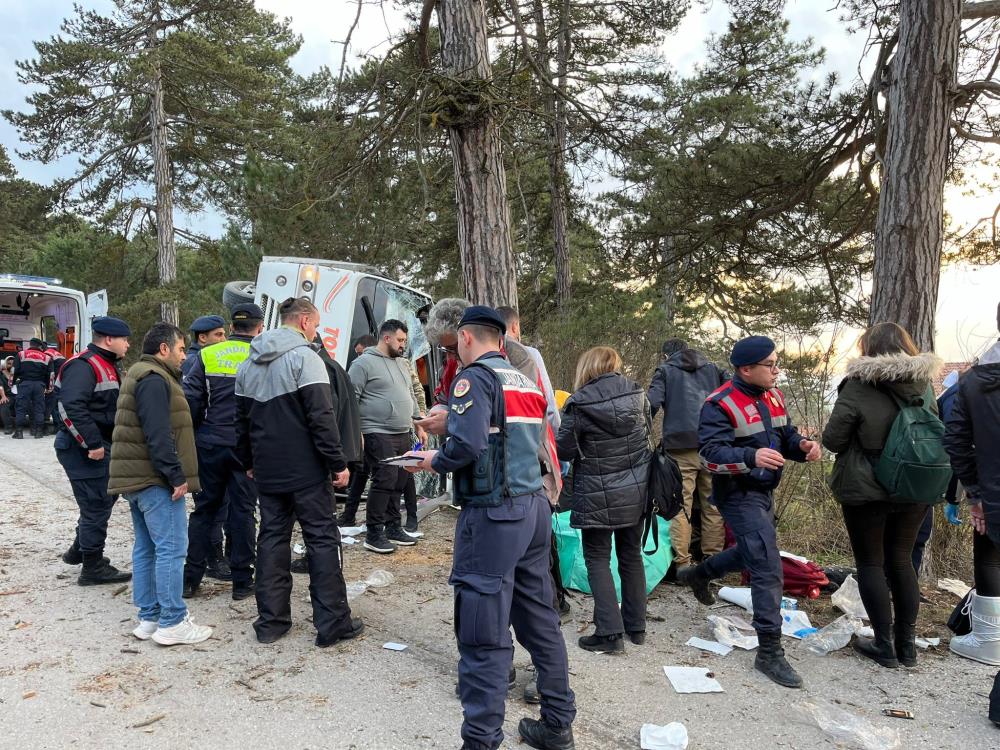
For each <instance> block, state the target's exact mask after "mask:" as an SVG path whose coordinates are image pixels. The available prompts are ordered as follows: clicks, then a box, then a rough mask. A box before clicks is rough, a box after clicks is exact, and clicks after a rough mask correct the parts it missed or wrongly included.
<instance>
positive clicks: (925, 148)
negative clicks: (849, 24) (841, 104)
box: [870, 0, 962, 350]
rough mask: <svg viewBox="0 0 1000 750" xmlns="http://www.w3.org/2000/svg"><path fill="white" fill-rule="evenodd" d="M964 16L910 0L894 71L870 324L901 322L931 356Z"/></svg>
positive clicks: (955, 0)
mask: <svg viewBox="0 0 1000 750" xmlns="http://www.w3.org/2000/svg"><path fill="white" fill-rule="evenodd" d="M961 12H962V2H961V0H934V2H927V0H902V2H900V6H899V14H900V22H899V43H898V47H897V51H896V55H895V57H894V58H893V60H892V62H891V64H890V67H889V91H888V97H887V107H888V122H887V127H888V133H887V140H886V151H885V157H884V171H883V175H882V185H881V189H880V195H879V211H878V222H877V225H876V229H875V271H874V278H873V288H872V303H871V313H870V322H871V323H873V324H874V323H879V322H883V321H892V322H895V323H899V324H900V325H902V326H903V327H904V328H906V329H907V330H908V331H909V332H910V334H911V335H912V336H913V338H914V340H915V341H916V343H917V345H918V346H919V347H920V348H921V349H924V350H930V349H932V348H933V346H934V316H935V311H936V309H937V299H938V283H939V279H940V274H941V250H942V242H943V234H944V182H945V172H946V169H947V162H948V147H949V139H950V132H951V131H950V125H949V123H950V119H951V118H950V115H951V109H952V107H951V92H952V91H953V89H954V86H955V82H956V72H957V66H958V39H959V31H960V26H961Z"/></svg>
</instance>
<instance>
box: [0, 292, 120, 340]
mask: <svg viewBox="0 0 1000 750" xmlns="http://www.w3.org/2000/svg"><path fill="white" fill-rule="evenodd" d="M107 313H108V293H107V291H106V290H104V289H101V290H100V291H97V292H94V293H93V294H87V295H85V294H84V293H83V292H81V291H79V290H77V289H68V288H66V287H64V286H62V282H61V281H60V280H59V279H52V278H46V277H43V276H22V275H18V274H0V358H5V357H8V356H11V355H14V354H16V353H17V352H19V351H20V350H21V349H23V348H25V347H26V346H27V345H28V341H30V340H31V339H33V338H39V339H42V340H43V341H45V342H46V343H48V344H55V345H56V346H57V347H58V348H59V350H60V351H61V352H62V353H63V356H65V357H67V358H69V357H72V356H73V355H74V354H78V353H79V352H81V351H82V350H83V349H85V348H86V346H87V344H89V343H90V338H91V331H90V321H91V320H92V319H93V318H96V317H99V316H102V315H107Z"/></svg>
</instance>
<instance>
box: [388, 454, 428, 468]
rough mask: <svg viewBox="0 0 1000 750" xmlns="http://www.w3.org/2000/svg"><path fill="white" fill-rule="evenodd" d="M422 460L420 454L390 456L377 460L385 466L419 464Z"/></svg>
mask: <svg viewBox="0 0 1000 750" xmlns="http://www.w3.org/2000/svg"><path fill="white" fill-rule="evenodd" d="M423 462H424V459H422V458H421V457H420V456H391V457H390V458H383V459H381V460H380V461H379V463H380V464H386V465H387V466H419V465H420V464H422V463H423Z"/></svg>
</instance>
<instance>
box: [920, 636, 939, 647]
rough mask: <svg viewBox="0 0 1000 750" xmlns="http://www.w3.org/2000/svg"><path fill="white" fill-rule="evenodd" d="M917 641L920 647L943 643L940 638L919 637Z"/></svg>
mask: <svg viewBox="0 0 1000 750" xmlns="http://www.w3.org/2000/svg"><path fill="white" fill-rule="evenodd" d="M915 643H916V644H917V645H918V646H919V647H920V648H930V647H931V646H940V645H941V639H940V638H917V639H916V641H915Z"/></svg>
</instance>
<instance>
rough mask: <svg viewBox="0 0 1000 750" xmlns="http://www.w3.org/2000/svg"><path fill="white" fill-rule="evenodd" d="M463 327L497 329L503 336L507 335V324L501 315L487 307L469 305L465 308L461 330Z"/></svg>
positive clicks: (459, 325)
mask: <svg viewBox="0 0 1000 750" xmlns="http://www.w3.org/2000/svg"><path fill="white" fill-rule="evenodd" d="M462 326H489V327H490V328H496V329H497V330H498V331H500V333H501V335H504V336H506V335H507V324H506V323H505V322H504V320H503V318H501V317H500V313H498V312H497V311H496V310H494V309H493V308H492V307H487V306H486V305H469V307H467V308H465V314H464V315H462V322H461V323H459V324H458V327H459V328H461V327H462Z"/></svg>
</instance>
